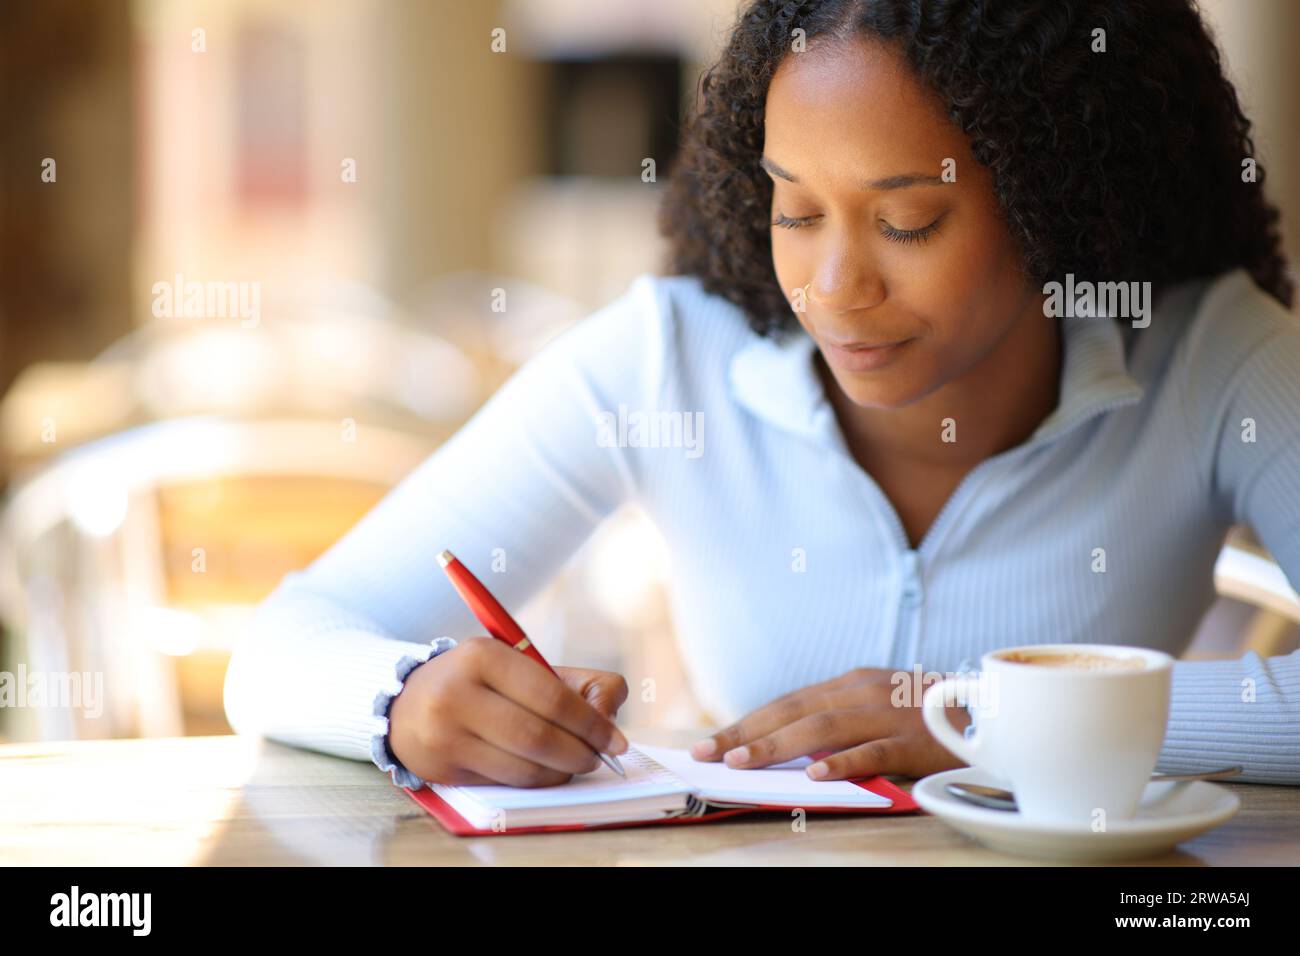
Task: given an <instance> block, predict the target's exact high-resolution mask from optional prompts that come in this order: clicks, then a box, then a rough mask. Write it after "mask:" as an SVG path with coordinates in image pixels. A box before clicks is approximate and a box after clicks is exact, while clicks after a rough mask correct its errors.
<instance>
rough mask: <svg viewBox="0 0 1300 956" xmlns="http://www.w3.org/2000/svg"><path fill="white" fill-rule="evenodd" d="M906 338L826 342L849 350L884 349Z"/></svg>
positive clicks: (830, 340)
mask: <svg viewBox="0 0 1300 956" xmlns="http://www.w3.org/2000/svg"><path fill="white" fill-rule="evenodd" d="M905 341H907V340H906V339H888V340H885V341H881V342H836V341H835V340H834V339H827V340H826V344H827V345H832V346H834V347H835V348H837V349H844V350H845V351H848V352H856V351H858V350H859V349H883V348H888V347H889V346H891V345H897V344H898V343H899V342H905Z"/></svg>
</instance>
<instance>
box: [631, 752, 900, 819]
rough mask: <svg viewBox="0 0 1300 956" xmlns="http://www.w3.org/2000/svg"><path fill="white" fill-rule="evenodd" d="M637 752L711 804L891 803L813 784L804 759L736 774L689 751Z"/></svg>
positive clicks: (853, 788)
mask: <svg viewBox="0 0 1300 956" xmlns="http://www.w3.org/2000/svg"><path fill="white" fill-rule="evenodd" d="M638 746H639V748H640V750H641V751H642V752H643V753H645V754H647V755H648V756H650V757H653V758H654V759H655V760H656V761H657V762H658V763H660V764H662V765H663V766H665V767H667V768H668V769H669V770H671V771H673V773H675V774H676V775H677V776H679V777H681V778H682V779H683V780H685V781H686V782H687V783H688V784H690V787H691V791H692V792H693V793H695V794H697V795H698V796H700V797H702V798H703V799H705V800H709V801H710V802H720V803H765V804H777V805H780V806H786V807H889V806H893V803H894V801H892V800H890V799H889V798H888V797H882V796H880V795H879V794H876V793H872V792H871V791H870V790H864V789H862V788H861V787H859V786H857V785H856V784H853V783H849V782H848V781H847V780H814V779H812V778H811V777H810V776H808V774H806V773H805V772H804V768H805V767H807V766H808V765H809V764H811V763H813V761H812V760H811V759H810V758H808V757H798V758H796V759H794V760H790V761H787V762H785V763H781V764H774V765H772V766H770V767H763V768H760V769H753V770H737V769H735V768H733V767H728V766H727V765H726V764H724V763H722V762H721V761H717V762H716V763H709V762H705V761H702V760H696V759H695V758H694V757H692V756H691V753H690V751H689V750H678V749H675V748H672V747H649V746H646V745H644V744H640V745H638Z"/></svg>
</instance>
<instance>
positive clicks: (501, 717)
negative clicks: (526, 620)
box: [388, 637, 628, 787]
mask: <svg viewBox="0 0 1300 956" xmlns="http://www.w3.org/2000/svg"><path fill="white" fill-rule="evenodd" d="M555 672H556V673H557V674H559V675H560V680H558V681H557V680H556V679H555V678H554V677H552V676H551V675H550V674H549V673H547V671H546V668H544V667H542V666H541V665H540V664H538V663H537V662H536V661H534V660H533V659H531V658H530V657H528V656H526V655H524V654H521V653H519V652H518V651H516V650H514V649H513V648H511V647H509V646H507V645H506V644H504V643H503V642H501V641H498V640H495V639H493V638H491V637H474V638H470V639H469V640H467V641H462V642H460V643H459V644H458V645H457V646H456V647H454V648H452V649H451V650H449V651H444V652H443V653H441V654H439V655H438V656H437V657H433V658H430V659H429V660H428V661H426V662H425V663H423V664H421V665H420V666H419V667H417V668H415V669H414V670H412V671H411V672H410V673H409V674H408V675H407V676H406V681H405V684H404V686H403V688H402V692H401V693H400V694H398V695H397V697H396V698H394V699H393V703H392V706H391V708H390V709H389V712H388V715H389V723H388V745H389V747H390V748H391V749H392V751H393V755H394V756H395V757H397V759H398V760H400V761H401V762H402V764H403V765H404V766H405V767H406V769H408V770H410V771H411V772H412V773H414V774H416V775H417V776H419V777H420V778H422V779H424V780H427V781H429V782H431V783H444V784H451V785H458V786H465V785H473V784H508V785H510V786H512V787H549V786H554V785H555V784H561V783H565V782H566V781H568V780H569V778H570V777H572V776H573V775H574V774H575V773H587V772H589V771H592V770H595V769H596V768H598V767H599V766H600V765H601V762H600V759H599V758H598V757H597V756H596V754H595V753H593V752H592V748H593V747H594V748H595V749H596V750H598V751H600V752H601V753H608V754H619V753H622V752H623V751H625V750H626V749H627V746H628V743H627V738H625V737H624V736H623V734H622V733H620V732H619V730H618V728H617V727H615V726H614V723H613V719H614V715H615V714H616V713H617V712H618V708H619V707H620V706H622V704H623V702H624V701H625V700H626V699H627V681H625V680H624V679H623V678H622V677H621V676H620V675H618V674H614V673H611V672H610V671H600V670H589V669H586V668H580V667H557V668H555Z"/></svg>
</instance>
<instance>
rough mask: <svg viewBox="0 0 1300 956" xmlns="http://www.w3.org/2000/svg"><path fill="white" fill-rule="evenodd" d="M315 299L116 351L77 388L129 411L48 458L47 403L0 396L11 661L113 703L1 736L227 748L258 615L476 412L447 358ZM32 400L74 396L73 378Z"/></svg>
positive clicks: (344, 297) (189, 325) (385, 317)
mask: <svg viewBox="0 0 1300 956" xmlns="http://www.w3.org/2000/svg"><path fill="white" fill-rule="evenodd" d="M316 291H317V292H318V295H317V296H316V297H315V298H316V300H317V301H313V297H311V296H307V295H298V296H297V298H296V299H292V300H291V301H289V302H286V303H281V304H278V305H273V306H272V309H271V311H270V314H272V315H274V319H268V320H266V321H263V322H261V323H260V324H259V325H257V326H256V327H248V328H244V327H240V326H239V325H238V320H231V321H226V320H216V319H200V320H192V319H191V320H166V321H156V322H152V323H150V324H149V325H148V326H145V327H142V328H141V329H139V330H137V331H136V332H135V333H133V334H132V335H131V336H128V337H127V338H126V339H123V340H122V341H120V342H119V343H117V344H116V345H114V346H113V347H111V348H110V349H109V350H107V351H106V352H105V353H104V354H102V355H101V356H100V357H99V358H98V359H96V360H95V362H93V363H91V366H90V367H88V369H87V374H86V377H87V378H91V379H96V380H103V379H105V377H106V376H105V374H104V373H105V372H106V371H107V372H111V374H109V375H108V376H107V378H108V379H109V380H111V381H112V382H113V383H114V384H116V385H117V386H119V389H118V390H119V391H121V390H122V389H125V390H126V391H127V393H128V394H129V400H126V401H120V402H117V403H115V405H114V417H115V418H116V419H120V421H116V422H104V421H101V420H100V419H102V417H103V416H102V414H101V415H100V418H96V412H97V411H102V410H100V409H96V408H94V407H78V406H77V405H76V404H75V403H73V404H69V403H67V402H66V401H65V402H64V404H63V408H62V411H61V413H60V416H59V418H58V425H59V432H58V439H59V440H58V441H57V442H51V441H49V440H48V439H44V436H42V437H41V438H38V437H37V434H36V433H37V432H39V430H40V428H41V426H42V419H41V418H39V417H37V416H35V415H33V414H32V410H33V409H42V408H46V407H48V406H49V404H50V403H49V401H47V400H46V399H47V398H49V396H48V395H46V396H43V395H42V394H40V389H39V388H35V387H34V386H33V387H32V388H26V387H24V383H23V381H22V380H21V379H20V381H19V382H17V383H15V387H14V389H13V390H11V392H10V394H9V395H8V396H6V398H5V401H4V407H3V418H2V420H3V424H4V434H3V438H4V446H5V448H6V450H7V451H8V453H9V457H10V458H11V459H12V460H14V461H17V462H18V463H20V464H22V465H24V467H23V469H22V471H21V472H20V474H19V475H18V476H17V478H16V479H15V481H14V482H12V484H11V488H10V493H9V495H8V500H7V502H6V504H5V508H4V511H3V514H2V515H0V614H3V617H4V620H5V622H6V624H7V625H8V629H9V632H10V635H11V637H12V638H13V639H14V640H15V642H16V643H17V646H16V647H15V648H12V649H11V650H10V651H9V656H10V657H11V658H12V659H14V660H17V661H21V662H23V663H24V664H25V666H26V668H27V669H28V671H29V672H31V671H42V672H46V673H101V674H103V681H104V698H105V705H104V710H103V714H102V716H100V717H98V718H97V719H95V718H89V717H87V716H86V715H85V714H84V713H83V712H80V711H77V710H74V709H68V708H56V707H34V708H29V709H25V710H21V711H15V710H11V711H10V713H8V714H7V715H6V716H7V717H8V718H9V720H10V721H12V720H13V719H14V718H15V717H17V718H18V719H20V720H25V721H26V726H21V727H10V728H7V733H8V734H9V735H10V736H16V737H19V738H20V739H21V738H24V737H26V738H33V737H34V738H37V739H61V738H77V737H121V736H135V735H141V736H158V735H169V734H181V733H216V732H225V731H226V730H228V728H227V727H226V725H225V721H224V715H223V712H222V707H221V683H222V678H223V676H224V670H225V665H226V662H227V660H228V656H229V652H230V649H231V646H232V645H233V638H234V636H235V635H236V634H237V632H238V630H239V629H240V628H241V627H242V626H243V624H244V623H245V621H246V620H247V616H248V615H249V614H250V613H251V611H252V609H253V607H254V606H255V605H256V603H257V602H258V601H260V600H261V599H262V598H263V597H264V596H265V595H266V594H268V593H269V592H270V590H271V589H272V588H273V587H274V586H275V585H276V584H277V583H278V582H279V580H280V579H281V578H282V577H283V575H284V574H285V573H286V572H288V571H290V570H294V569H296V568H301V567H303V566H305V565H306V564H308V563H310V561H311V560H312V559H314V558H315V557H316V556H317V555H318V554H320V553H321V552H322V551H324V550H325V549H326V548H327V547H329V545H330V544H332V543H333V542H334V541H335V540H337V539H338V538H339V537H340V536H341V535H342V534H343V533H344V532H345V531H346V530H347V529H348V528H349V527H351V526H352V524H354V523H355V522H356V521H357V520H358V519H359V518H360V517H361V516H362V515H364V514H365V513H366V512H367V511H368V510H369V509H370V508H371V507H372V506H373V505H374V504H375V503H376V502H377V501H378V500H379V499H380V498H381V497H382V496H383V495H384V494H385V493H386V492H387V490H388V489H389V488H391V487H392V486H393V485H395V484H396V483H397V482H399V481H400V480H401V479H402V478H403V477H405V476H406V475H407V474H409V473H410V471H411V470H413V469H414V468H415V467H416V466H417V465H418V464H419V463H420V462H421V461H422V460H424V459H425V458H426V457H427V456H428V455H429V454H430V453H431V452H432V451H433V450H435V449H436V448H437V447H438V445H439V444H440V443H441V442H442V441H443V440H445V439H446V438H447V437H448V436H449V435H450V434H452V433H453V432H454V431H455V429H456V428H458V427H459V426H460V424H462V423H463V421H464V420H465V419H466V418H467V417H468V416H469V414H471V413H472V412H473V410H474V409H476V408H477V407H478V405H479V404H481V402H482V401H483V399H484V398H485V397H486V394H487V391H486V388H485V386H484V375H483V374H482V372H481V371H480V369H478V368H477V367H476V366H475V364H474V363H473V362H472V361H471V360H470V359H469V358H468V357H466V356H465V355H464V354H463V352H462V351H461V350H460V349H458V348H456V347H455V346H453V345H452V344H450V343H449V342H447V341H446V340H444V339H442V338H441V337H440V336H438V335H435V334H433V333H431V332H429V331H426V330H424V329H421V328H418V327H415V326H414V325H413V324H412V323H410V322H409V321H408V320H406V319H405V318H404V317H403V316H400V315H398V314H396V313H395V312H394V311H393V310H392V308H391V307H390V306H388V305H387V303H384V302H383V301H382V300H381V299H379V298H378V297H376V296H373V295H370V296H368V295H366V294H365V291H364V290H356V289H351V290H350V289H346V288H335V287H332V286H327V287H318V288H317V290H316ZM74 377H75V376H74ZM31 380H32V381H33V382H38V383H42V387H43V388H46V389H47V390H48V389H50V388H53V389H55V390H56V394H57V396H58V397H65V396H66V395H68V394H82V393H80V392H78V390H77V389H76V388H75V387H68V386H67V385H66V383H67V382H68V381H69V380H70V379H69V376H68V372H67V370H66V369H65V370H62V371H61V372H60V375H57V376H50V375H42V374H40V372H39V370H33V374H32V376H31ZM61 383H62V384H61ZM85 396H89V397H88V398H86V397H85ZM83 400H84V401H86V402H89V403H91V404H92V405H93V404H95V401H94V392H93V391H91V392H86V393H85V395H84V396H83ZM78 416H80V417H81V418H82V419H83V420H81V421H78V420H77V418H78ZM158 419H163V420H158ZM87 422H90V423H91V424H87ZM44 424H45V426H46V427H49V426H50V420H49V419H48V418H47V419H46V420H45V422H44ZM114 424H115V425H116V427H110V426H112V425H114ZM95 429H98V430H99V431H100V434H99V435H97V436H96V435H93V434H89V435H88V434H87V433H88V432H92V433H93V431H94V430H95ZM105 432H107V433H105ZM43 439H44V440H43ZM69 446H71V447H69ZM65 449H66V450H65ZM42 453H44V454H43V455H42Z"/></svg>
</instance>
